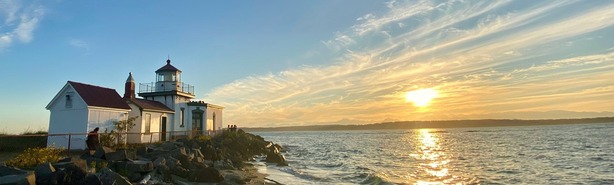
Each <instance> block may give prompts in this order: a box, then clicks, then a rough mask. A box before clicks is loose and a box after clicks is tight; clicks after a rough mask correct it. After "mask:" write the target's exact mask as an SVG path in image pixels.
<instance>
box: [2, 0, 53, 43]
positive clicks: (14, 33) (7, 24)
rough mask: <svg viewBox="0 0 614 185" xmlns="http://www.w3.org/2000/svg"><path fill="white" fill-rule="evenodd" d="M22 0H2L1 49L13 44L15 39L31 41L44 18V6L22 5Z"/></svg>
mask: <svg viewBox="0 0 614 185" xmlns="http://www.w3.org/2000/svg"><path fill="white" fill-rule="evenodd" d="M20 3H21V1H15V0H2V1H0V18H3V24H2V25H1V26H0V49H4V48H7V47H9V46H11V45H12V44H13V43H15V41H18V42H21V43H29V42H31V41H32V39H33V32H34V30H35V29H36V27H37V26H38V24H39V22H40V20H41V19H42V18H43V15H44V14H45V13H44V8H43V7H42V6H36V5H31V6H22V5H21V4H20Z"/></svg>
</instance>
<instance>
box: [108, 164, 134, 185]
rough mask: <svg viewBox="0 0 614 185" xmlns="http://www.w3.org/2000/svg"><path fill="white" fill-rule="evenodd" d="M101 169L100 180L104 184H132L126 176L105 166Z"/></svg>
mask: <svg viewBox="0 0 614 185" xmlns="http://www.w3.org/2000/svg"><path fill="white" fill-rule="evenodd" d="M100 171H101V174H100V181H101V182H102V184H103V185H132V183H130V181H129V180H128V179H126V177H124V176H122V175H120V174H118V173H116V172H114V171H112V170H110V169H108V168H103V169H101V170H100Z"/></svg>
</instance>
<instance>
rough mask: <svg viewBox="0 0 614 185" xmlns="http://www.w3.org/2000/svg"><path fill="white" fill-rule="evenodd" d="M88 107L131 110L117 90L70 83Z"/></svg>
mask: <svg viewBox="0 0 614 185" xmlns="http://www.w3.org/2000/svg"><path fill="white" fill-rule="evenodd" d="M68 83H69V84H70V86H72V87H73V88H74V89H75V91H77V93H78V94H79V96H81V98H83V100H84V101H85V103H86V104H87V105H88V106H96V107H107V108H117V109H130V106H128V104H127V103H126V101H125V100H124V99H122V97H121V96H119V94H117V91H115V89H110V88H106V87H100V86H95V85H89V84H84V83H79V82H72V81H68Z"/></svg>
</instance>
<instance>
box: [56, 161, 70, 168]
mask: <svg viewBox="0 0 614 185" xmlns="http://www.w3.org/2000/svg"><path fill="white" fill-rule="evenodd" d="M51 165H52V166H53V167H54V168H55V169H64V168H66V167H67V166H70V165H75V163H73V162H72V161H68V162H58V163H53V164H51Z"/></svg>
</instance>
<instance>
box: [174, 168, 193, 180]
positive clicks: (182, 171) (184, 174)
mask: <svg viewBox="0 0 614 185" xmlns="http://www.w3.org/2000/svg"><path fill="white" fill-rule="evenodd" d="M171 173H172V174H173V175H177V176H179V177H183V178H188V177H189V176H190V170H188V169H186V168H184V167H182V166H175V168H171Z"/></svg>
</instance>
